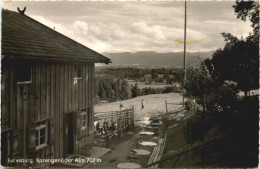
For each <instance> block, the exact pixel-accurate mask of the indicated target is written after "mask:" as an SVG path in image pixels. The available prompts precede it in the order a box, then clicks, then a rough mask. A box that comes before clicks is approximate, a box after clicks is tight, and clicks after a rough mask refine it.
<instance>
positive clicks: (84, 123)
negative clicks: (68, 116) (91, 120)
mask: <svg viewBox="0 0 260 169" xmlns="http://www.w3.org/2000/svg"><path fill="white" fill-rule="evenodd" d="M86 128H87V112H85V111H84V112H82V113H81V130H85V129H86Z"/></svg>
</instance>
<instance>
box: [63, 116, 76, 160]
mask: <svg viewBox="0 0 260 169" xmlns="http://www.w3.org/2000/svg"><path fill="white" fill-rule="evenodd" d="M73 126H74V120H73V113H68V114H65V116H64V144H63V146H64V156H65V157H66V156H67V155H68V154H73V153H74V135H73V131H74V128H73Z"/></svg>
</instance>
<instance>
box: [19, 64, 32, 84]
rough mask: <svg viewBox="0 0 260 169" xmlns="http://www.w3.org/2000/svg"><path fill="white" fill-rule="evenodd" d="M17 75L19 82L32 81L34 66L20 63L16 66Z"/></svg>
mask: <svg viewBox="0 0 260 169" xmlns="http://www.w3.org/2000/svg"><path fill="white" fill-rule="evenodd" d="M15 76H16V79H17V84H26V83H32V67H31V66H28V65H26V64H19V65H18V66H17V67H16V72H15Z"/></svg>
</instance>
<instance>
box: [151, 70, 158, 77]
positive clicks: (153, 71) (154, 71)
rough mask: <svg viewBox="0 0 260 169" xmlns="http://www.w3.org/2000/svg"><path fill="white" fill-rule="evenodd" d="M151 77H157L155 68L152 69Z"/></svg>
mask: <svg viewBox="0 0 260 169" xmlns="http://www.w3.org/2000/svg"><path fill="white" fill-rule="evenodd" d="M151 74H152V79H157V78H158V73H157V72H156V70H155V69H152V73H151Z"/></svg>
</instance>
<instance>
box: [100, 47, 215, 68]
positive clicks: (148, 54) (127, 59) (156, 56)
mask: <svg viewBox="0 0 260 169" xmlns="http://www.w3.org/2000/svg"><path fill="white" fill-rule="evenodd" d="M213 52H214V51H210V52H194V53H191V52H187V54H186V64H187V66H188V65H194V64H196V63H197V62H198V61H199V60H204V59H206V58H211V57H212V54H213ZM103 55H104V56H106V57H108V58H110V59H111V60H112V63H110V64H109V65H110V66H130V67H175V68H178V67H182V66H183V52H169V53H157V52H153V51H140V52H136V53H130V52H122V53H103Z"/></svg>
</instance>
